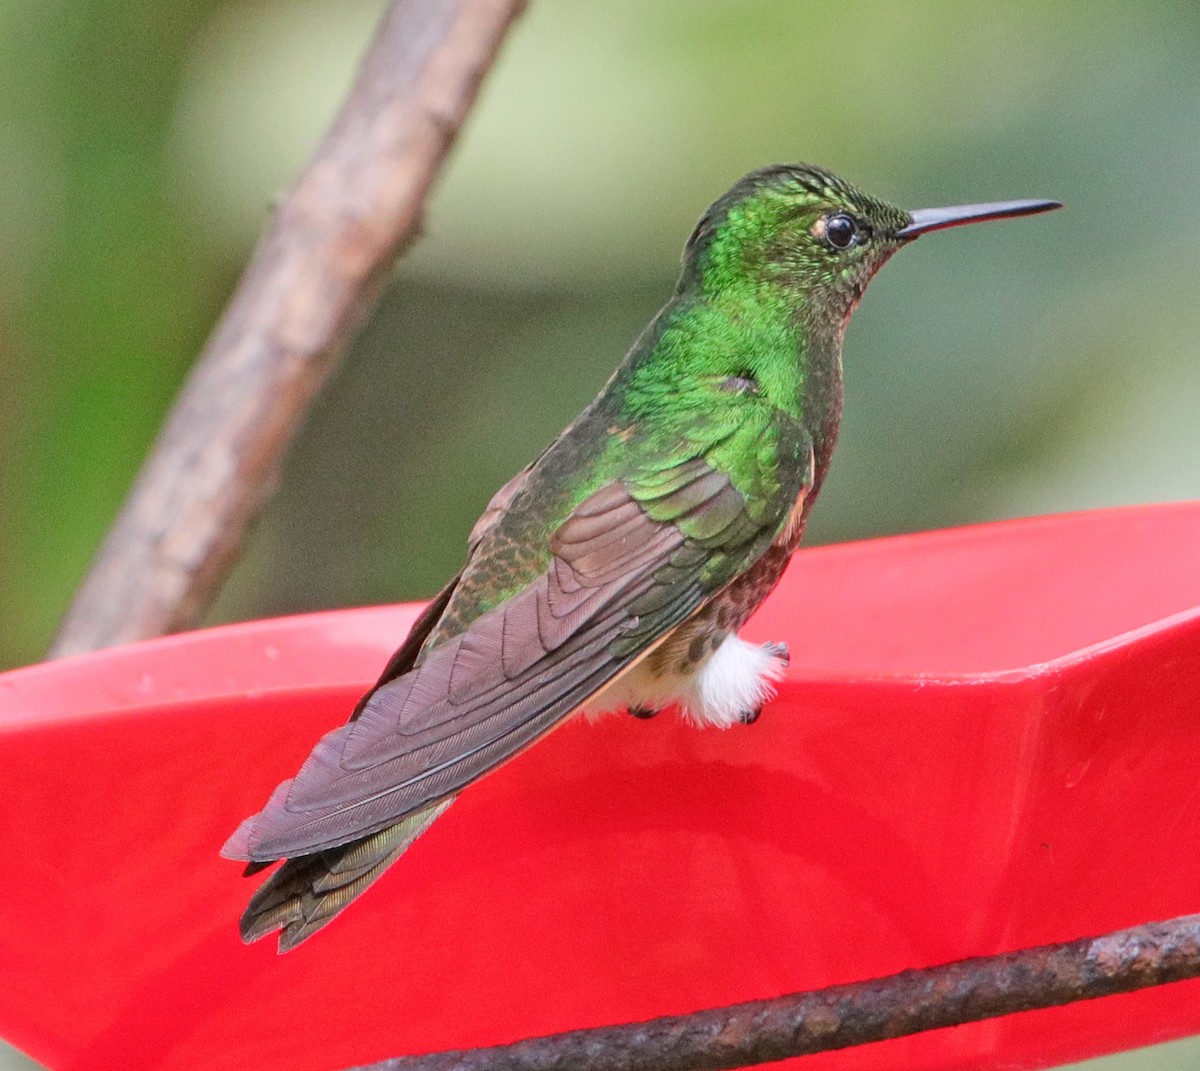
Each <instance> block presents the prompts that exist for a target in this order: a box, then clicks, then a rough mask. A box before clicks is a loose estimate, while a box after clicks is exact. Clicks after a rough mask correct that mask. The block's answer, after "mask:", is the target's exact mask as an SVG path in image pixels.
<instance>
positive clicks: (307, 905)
mask: <svg viewBox="0 0 1200 1071" xmlns="http://www.w3.org/2000/svg"><path fill="white" fill-rule="evenodd" d="M453 802H454V797H451V798H450V799H448V800H441V801H440V802H438V803H434V804H430V806H428V807H425V808H423V809H422V810H420V811H415V812H414V813H413V814H410V815H409V816H408V817H407V818H405V819H404V821H403V822H399V823H398V824H396V825H394V826H389V827H388V828H387V829H381V830H379V832H377V833H372V834H370V836H367V837H363V838H362V839H361V840H354V841H350V842H349V843H348V844H341V845H338V847H336V848H326V849H325V850H324V851H320V852H314V853H313V854H312V855H298V856H296V857H295V858H293V859H288V860H287V861H285V862H284V864H283V866H281V867H280V868H279V869H278V870H277V871H275V873H274V874H272V875H271V876H270V877H269V878H267V880H266V881H265V882H263V884H262V885H261V886H260V887H259V889H258V891H257V892H256V893H255V894H254V896H253V897H251V899H250V903H249V904H248V905H247V907H246V910H245V911H244V912H243V913H242V924H241V930H242V940H243V941H245V942H246V943H247V944H249V943H250V942H251V941H257V940H258V939H259V938H260V937H266V936H267V934H269V933H273V932H274V931H275V930H282V931H283V932H282V933H281V934H280V935H279V951H280V952H290V951H291V950H292V949H293V948H295V947H296V946H297V945H298V944H299V943H300V942H301V941H303V940H305V939H307V938H309V937H311V936H312V935H313V934H314V933H316V932H317V930H319V929H320V928H321V927H322V926H325V925H326V924H327V923H329V921H330V920H331V919H333V917H334V916H335V915H337V914H338V912H339V911H341V910H342V908H344V907H345V906H346V905H347V904H349V903H350V901H351V900H353V899H354V898H355V897H357V896H358V895H359V894H360V893H361V892H362V891H363V890H364V889H366V888H367V886H369V885H370V884H371V883H372V882H374V881H375V879H376V878H378V877H379V876H380V875H381V874H382V873H383V872H384V871H385V870H387V868H388V867H389V866H391V865H392V864H393V863H394V862H395V861H396V860H397V859H399V858H400V856H401V855H402V854H403V853H404V851H405V850H406V849H407V848H408V847H409V845H411V844H412V842H413V841H415V840H416V839H417V838H418V837H419V836H420V835H421V834H422V833H424V832H425V830H426V829H428V828H429V826H430V825H431V824H432V823H433V821H434V820H435V819H436V818H437V817H438V816H439V815H440V814H441V813H442V812H443V811H444V810H445V809H446V808H447V807H449V806H450V804H451V803H453ZM251 866H255V864H253V863H252V864H251ZM251 872H252V871H251V869H250V867H247V873H251Z"/></svg>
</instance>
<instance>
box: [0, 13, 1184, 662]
mask: <svg viewBox="0 0 1200 1071" xmlns="http://www.w3.org/2000/svg"><path fill="white" fill-rule="evenodd" d="M381 7H382V4H381V2H380V0H236V2H232V0H230V2H219V0H189V2H188V3H186V4H184V3H179V2H177V0H154V2H152V0H70V2H65V0H41V2H39V3H37V4H30V3H21V2H20V0H0V70H3V72H4V75H3V80H2V81H0V146H2V147H3V151H2V152H0V249H2V250H3V256H2V257H0V466H2V469H0V471H3V473H4V477H5V478H4V479H3V480H2V481H0V665H14V664H18V663H21V662H25V661H31V660H35V659H36V658H37V657H39V654H40V652H41V651H42V649H43V648H44V645H45V643H46V641H47V639H48V637H49V635H50V634H51V632H52V630H53V627H54V625H55V622H56V620H57V619H58V617H59V615H60V614H61V613H62V611H63V609H64V607H65V605H66V603H67V600H68V599H69V597H70V594H71V591H72V590H73V588H74V586H75V585H76V583H77V582H78V580H79V578H80V576H81V574H82V572H83V570H84V569H85V567H86V564H87V562H88V559H89V557H90V555H91V553H92V552H93V550H94V548H95V547H96V545H97V543H98V542H99V540H100V538H101V536H102V535H103V532H104V530H105V528H106V526H107V525H108V523H109V521H110V520H111V518H112V516H113V515H114V513H115V511H116V510H117V508H118V506H119V504H120V501H121V499H122V496H123V494H124V492H125V490H126V488H127V486H128V484H129V482H130V480H131V478H132V476H133V474H134V473H135V471H136V469H137V466H138V464H139V461H140V459H141V458H142V457H143V456H144V454H145V451H146V450H147V448H148V446H149V444H150V442H151V441H152V439H153V435H154V433H155V430H156V428H157V426H158V424H159V422H160V420H161V418H162V415H163V412H164V410H165V407H166V406H167V404H168V403H169V400H170V398H171V396H172V395H173V393H174V391H175V389H176V387H177V386H178V384H179V382H180V380H181V378H182V377H183V375H184V374H185V373H186V370H187V367H188V365H189V362H190V361H191V360H192V358H193V356H194V354H195V353H196V351H197V349H198V348H199V346H200V344H201V343H202V341H203V338H204V336H205V333H206V331H207V330H208V328H209V327H210V325H211V323H212V322H213V320H214V318H215V317H216V315H217V313H218V312H219V309H220V307H221V304H222V302H223V300H224V298H225V296H226V295H227V294H228V291H229V289H230V288H231V286H232V285H233V282H234V280H235V279H236V276H237V272H238V270H239V268H240V265H241V264H242V263H243V261H244V259H245V257H246V254H247V252H248V250H249V249H250V247H251V245H252V243H253V241H254V239H255V237H256V234H257V232H258V230H259V228H260V227H261V225H262V222H263V220H264V219H265V217H266V213H267V211H268V206H269V203H270V200H271V198H272V197H274V196H276V195H277V194H278V192H279V191H281V190H282V189H284V188H286V186H287V184H288V183H289V182H290V181H291V179H292V178H293V177H294V175H295V174H296V171H297V169H298V168H299V166H300V165H301V164H302V162H303V160H304V159H305V157H306V156H307V154H308V153H309V152H310V151H311V149H312V147H313V146H314V144H315V142H316V140H317V138H318V137H319V136H320V133H321V131H322V129H323V127H324V125H325V124H326V123H327V121H328V119H329V117H330V116H331V114H332V112H333V109H334V108H335V107H336V105H337V102H338V99H339V97H340V94H341V93H342V92H344V89H345V86H346V84H347V82H348V79H349V77H350V73H351V71H352V69H353V65H354V62H355V59H356V56H357V54H358V52H359V51H360V50H361V48H362V47H363V45H364V43H365V42H366V40H367V39H368V36H369V34H370V31H371V27H372V25H373V22H374V20H375V18H376V17H377V15H378V12H379V11H380V9H381ZM1198 46H1200V9H1198V8H1197V7H1196V5H1195V2H1194V0H1175V2H1166V0H1156V2H1154V3H1149V2H1145V3H1129V2H1118V0H1097V2H1092V3H1087V4H1084V3H1073V2H1072V3H1068V2H1059V3H1044V2H1042V3H1034V2H1032V0H1030V2H1008V3H1004V4H998V5H965V4H957V3H950V2H949V0H941V2H933V3H923V4H920V5H900V4H889V3H885V2H883V0H875V2H862V3H849V4H838V5H816V4H808V3H796V2H795V0H703V2H702V0H660V2H658V3H654V4H646V3H644V2H635V0H604V2H600V0H572V2H570V3H564V2H559V3H551V2H543V3H534V4H532V5H531V7H530V9H529V12H528V13H527V15H526V16H525V18H524V19H523V21H522V22H521V23H520V24H519V26H518V27H517V29H516V32H515V33H514V36H513V38H512V40H511V42H510V44H509V46H508V47H507V49H506V50H505V52H504V54H503V56H502V58H501V61H500V64H499V65H498V67H497V69H496V70H495V72H494V73H493V76H492V77H491V79H490V80H489V82H488V83H487V85H486V87H485V91H484V94H483V98H482V100H481V103H480V106H479V108H478V110H477V112H476V114H475V115H474V116H473V118H472V120H471V123H470V125H469V126H468V128H467V130H466V132H465V134H464V136H463V139H462V141H461V143H460V146H459V149H458V151H457V153H456V155H455V156H454V157H453V159H452V161H451V164H450V167H449V168H448V171H447V174H446V176H445V181H444V183H443V184H442V185H441V187H440V189H439V191H438V193H437V195H436V197H435V199H434V201H433V204H432V205H431V208H430V211H429V215H428V224H427V234H426V237H425V239H424V240H423V242H422V243H421V244H420V246H419V247H418V248H417V249H416V250H415V252H414V253H413V254H412V255H411V256H410V257H409V258H407V259H406V260H404V261H403V262H402V263H401V264H400V266H399V267H398V269H397V272H396V276H395V280H394V283H393V284H392V285H391V287H390V288H389V290H388V292H387V293H386V295H385V297H384V300H383V302H382V303H381V306H380V308H379V312H378V314H377V315H376V316H375V318H374V319H373V321H372V322H371V323H370V324H369V325H368V327H367V328H366V330H365V331H364V333H363V335H362V337H361V339H360V340H359V342H358V344H357V345H356V346H355V348H354V351H353V352H352V353H351V355H350V356H349V358H348V360H347V362H346V365H345V367H344V369H343V371H342V372H341V373H340V375H339V376H338V377H337V380H336V382H335V383H334V384H333V386H332V388H331V389H330V390H329V391H328V393H327V394H326V395H325V396H324V397H323V398H322V399H321V400H320V401H319V403H318V406H317V409H316V411H315V412H314V414H313V416H312V418H311V420H310V421H309V422H308V424H307V426H306V428H305V430H304V432H303V433H302V435H301V437H300V439H299V440H298V441H297V443H296V445H295V448H294V450H293V452H292V454H291V457H290V459H289V463H288V465H287V468H286V471H285V476H284V483H283V487H282V490H281V492H280V494H279V495H278V497H277V498H276V500H275V501H274V502H273V504H272V505H271V507H270V508H269V510H268V512H267V514H266V516H265V517H264V518H263V521H262V523H261V524H260V526H259V528H258V530H257V532H256V533H255V535H254V537H253V539H252V541H251V543H250V545H249V547H248V548H247V553H246V555H245V557H244V559H243V561H242V562H241V563H240V565H239V566H238V569H237V570H236V572H235V574H234V576H233V578H232V581H231V582H230V584H229V586H228V587H227V589H226V591H225V592H224V594H223V596H222V598H221V600H220V602H219V604H218V606H217V608H216V610H215V612H214V615H213V618H212V619H213V620H217V619H229V618H236V617H246V616H258V615H265V614H273V613H279V612H285V611H293V610H308V609H316V608H320V607H325V606H337V605H345V604H350V603H359V602H370V601H383V600H393V599H401V598H408V597H416V596H421V595H425V594H428V593H429V592H431V591H432V590H434V589H435V588H436V587H437V586H438V585H439V583H440V582H441V581H442V580H443V579H444V578H445V576H446V575H448V574H449V573H450V572H451V571H452V570H453V569H454V568H455V567H456V566H457V564H458V562H459V559H460V556H461V553H462V547H463V541H464V537H465V533H466V531H467V530H468V528H469V526H470V524H471V521H472V520H473V519H474V517H475V515H476V514H477V513H478V511H479V509H480V507H481V506H482V504H483V503H484V502H485V501H486V499H487V497H488V495H489V494H490V492H491V491H492V490H493V489H494V488H495V487H496V486H497V485H498V484H499V483H500V482H502V481H503V480H504V479H505V478H507V477H508V476H509V475H511V473H512V472H513V471H515V470H516V469H517V468H519V467H520V466H521V465H523V464H524V463H525V462H526V461H527V460H528V459H529V457H531V456H532V455H533V454H534V453H536V451H537V450H538V449H540V447H541V446H542V445H544V444H545V442H547V441H548V440H549V439H550V438H551V437H552V436H553V435H554V434H555V432H556V431H557V430H558V429H559V428H560V427H561V426H562V425H563V424H564V423H565V422H566V421H567V420H568V419H569V418H570V417H571V416H572V415H573V414H574V413H575V411H576V410H577V409H578V408H579V407H580V406H581V405H582V404H583V403H584V402H585V401H586V400H587V399H588V398H589V397H591V395H592V394H593V393H594V392H595V391H596V390H597V389H598V387H599V386H600V385H601V383H602V382H603V381H604V379H605V378H606V377H607V375H608V373H609V371H610V370H611V368H612V367H613V365H614V364H615V363H616V361H617V360H618V359H619V357H620V355H621V353H622V352H623V350H624V348H625V347H626V346H627V345H628V343H629V342H630V341H631V339H632V338H633V336H634V335H635V334H636V332H637V330H638V329H639V328H640V326H641V324H642V323H643V322H644V321H645V320H646V319H647V318H648V317H649V316H650V315H651V314H652V313H653V311H654V310H655V308H656V307H657V306H658V304H659V303H661V301H662V300H663V299H664V298H665V296H666V294H667V293H668V291H669V288H670V286H671V284H672V282H673V278H674V273H675V270H676V266H677V262H678V261H677V258H678V251H679V248H680V246H681V245H682V242H683V239H684V238H685V237H686V235H687V233H688V231H689V229H690V227H691V225H692V223H693V221H694V219H695V218H696V216H697V215H698V214H699V212H700V211H701V210H702V209H703V208H704V206H705V205H706V204H707V203H708V201H709V200H711V199H712V198H713V197H714V196H716V195H717V194H719V193H720V192H722V190H724V189H725V187H726V186H728V185H729V183H730V182H732V181H733V180H734V179H735V178H736V177H737V176H738V175H739V174H741V173H742V172H744V171H746V170H748V169H749V168H751V167H754V166H757V165H760V164H763V163H766V162H769V161H773V160H787V159H800V160H810V161H813V162H819V163H823V164H826V165H828V166H831V167H833V168H835V169H837V170H839V171H841V172H842V173H844V174H846V175H847V176H848V177H850V178H852V179H853V180H855V181H858V182H860V183H861V184H862V185H864V186H865V187H866V188H868V189H870V190H871V191H872V192H876V193H879V194H881V195H883V196H887V197H889V198H891V199H892V200H894V201H896V202H898V203H900V204H904V205H908V206H911V207H920V206H925V205H934V204H944V203H952V202H955V201H973V200H990V199H999V198H1008V197H1025V196H1054V197H1059V198H1061V199H1063V200H1065V201H1066V202H1067V204H1068V208H1067V210H1066V211H1065V212H1062V213H1058V214H1056V215H1054V216H1051V217H1046V218H1042V219H1037V220H1030V221H1022V222H1018V223H1011V224H1005V225H1003V226H996V227H988V228H978V229H976V228H972V229H969V230H966V231H962V232H951V233H948V234H946V235H937V236H934V237H931V238H927V239H924V240H923V241H922V242H920V243H919V244H918V245H917V246H916V247H914V248H913V249H912V250H910V251H906V252H905V253H904V254H903V255H902V256H900V257H898V258H897V259H896V260H895V262H894V263H893V264H891V265H889V266H888V267H887V268H886V269H885V271H884V272H883V273H882V275H881V276H880V278H879V279H878V280H877V281H876V282H875V283H874V284H873V285H872V289H871V293H870V295H869V296H868V298H867V300H866V301H865V302H864V305H863V308H862V309H861V310H860V311H859V313H858V314H857V317H856V320H855V324H854V326H853V327H852V329H851V331H850V335H849V339H848V342H847V356H846V364H847V379H848V399H847V413H846V420H845V425H844V430H843V436H842V443H841V446H840V448H839V455H838V457H837V459H836V462H835V464H834V469H833V474H832V476H831V478H830V481H829V483H828V486H827V488H826V490H825V492H824V495H823V500H822V502H821V504H820V506H819V507H818V509H817V511H816V514H815V517H814V522H813V525H812V528H811V540H812V541H822V540H831V539H848V538H858V537H862V536H867V535H873V534H879V533H887V532H894V531H901V530H908V529H917V528H925V527H932V526H939V525H946V524H954V523H962V522H966V521H973V520H982V519H987V518H995V517H1002V516H1010V515H1015V514H1021V513H1029V512H1040V511H1050V510H1061V509H1073V508H1081V507H1088V506H1099V505H1107V504H1114V503H1121V502H1135V501H1146V500H1155V499H1163V498H1172V497H1188V496H1192V495H1195V494H1196V485H1197V477H1196V475H1195V474H1196V472H1197V462H1198V461H1200V430H1198V429H1197V426H1196V420H1195V417H1194V408H1195V402H1194V399H1195V398H1196V396H1197V393H1198V391H1200V362H1197V361H1196V359H1195V356H1194V355H1195V353H1196V352H1197V351H1198V350H1200V346H1198V345H1197V342H1198V341H1200V303H1197V302H1196V300H1195V297H1194V295H1195V293H1196V291H1197V274H1198V271H1200V269H1198V267H1197V260H1196V257H1195V254H1194V249H1195V248H1196V245H1197V240H1198V239H1200V199H1198V198H1197V197H1196V196H1195V193H1196V189H1197V186H1198V185H1200V178H1198V176H1200V166H1198V165H1200V107H1197V104H1198V102H1200V65H1197V64H1196V63H1195V56H1196V54H1197V48H1198Z"/></svg>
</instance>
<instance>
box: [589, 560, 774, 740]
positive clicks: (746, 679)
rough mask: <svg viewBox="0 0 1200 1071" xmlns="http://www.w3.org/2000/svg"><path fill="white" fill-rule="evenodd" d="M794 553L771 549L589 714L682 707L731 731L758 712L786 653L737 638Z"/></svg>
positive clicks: (608, 690) (596, 700)
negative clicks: (748, 716)
mask: <svg viewBox="0 0 1200 1071" xmlns="http://www.w3.org/2000/svg"><path fill="white" fill-rule="evenodd" d="M793 546H794V544H793ZM791 551H792V547H785V546H784V545H783V544H782V543H776V544H775V545H773V546H771V547H770V548H768V550H767V551H766V553H764V554H763V555H762V557H760V558H759V559H758V561H757V562H755V563H754V565H752V566H751V567H750V568H749V569H748V570H747V571H746V572H744V573H742V574H741V575H740V576H738V577H736V578H735V579H734V580H733V581H731V582H730V583H729V584H727V585H726V586H725V587H724V588H723V589H722V590H721V591H719V592H718V593H717V594H716V595H715V596H713V598H712V599H710V600H709V601H708V602H706V603H705V604H704V605H703V606H701V607H700V609H698V610H697V611H696V612H695V613H694V614H693V615H692V616H691V617H689V618H688V619H687V620H686V621H683V622H681V623H680V624H679V625H677V626H676V627H675V628H674V629H673V630H672V631H670V632H668V633H667V635H666V636H664V637H663V638H662V639H661V640H660V641H659V642H658V643H657V644H655V646H653V647H652V648H650V650H649V651H647V652H646V654H644V655H643V656H642V657H641V658H640V659H639V660H638V661H637V662H635V663H634V664H633V665H632V666H630V667H629V668H628V669H626V670H625V671H624V672H623V673H622V674H621V675H620V676H618V677H617V678H615V679H614V680H613V681H611V682H610V683H609V684H608V685H607V686H606V687H605V688H604V689H603V690H602V691H601V692H600V693H598V694H597V695H596V696H594V697H593V698H592V700H591V701H590V702H589V703H588V704H587V705H586V706H585V707H584V710H583V713H584V714H587V715H594V714H600V713H606V712H609V711H613V710H619V709H622V708H626V709H643V710H650V711H656V710H661V709H663V708H664V707H668V706H673V705H678V706H679V708H680V710H681V712H682V713H683V715H684V717H686V718H688V719H689V720H690V721H693V722H695V723H696V724H697V725H713V726H717V727H720V728H727V727H729V726H730V725H734V724H736V723H737V722H739V721H742V720H744V719H745V716H746V715H747V714H748V713H750V712H751V711H755V710H757V708H758V707H760V706H762V704H763V702H764V701H765V700H766V699H767V698H769V697H770V695H771V693H772V691H773V688H772V685H773V682H774V681H775V680H778V679H779V677H780V676H782V674H783V670H784V668H785V666H786V662H785V661H784V657H783V655H782V654H781V651H780V650H779V649H774V648H773V647H772V646H771V645H767V646H766V647H763V646H760V645H758V644H752V643H747V642H746V641H745V640H742V639H741V638H740V637H739V636H738V635H737V632H738V629H740V628H741V627H742V625H743V624H744V623H745V622H746V619H747V618H748V617H749V616H750V615H751V614H752V613H753V612H754V611H755V609H757V607H758V605H759V603H761V602H762V601H763V599H765V598H766V597H767V595H768V594H770V592H771V589H772V588H774V587H775V585H776V584H777V583H778V582H779V578H780V577H781V576H782V575H783V571H784V569H785V568H786V567H787V563H788V559H789V558H790V557H791Z"/></svg>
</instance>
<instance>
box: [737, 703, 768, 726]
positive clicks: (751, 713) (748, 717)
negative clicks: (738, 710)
mask: <svg viewBox="0 0 1200 1071" xmlns="http://www.w3.org/2000/svg"><path fill="white" fill-rule="evenodd" d="M764 705H765V704H763V703H759V704H758V706H756V707H755V708H754V709H753V710H747V711H746V713H745V714H743V715H742V716H741V717H740V718H738V721H739V722H741V723H742V724H743V725H753V724H754V723H755V722H756V721H758V718H759V715H760V714H762V712H763V706H764Z"/></svg>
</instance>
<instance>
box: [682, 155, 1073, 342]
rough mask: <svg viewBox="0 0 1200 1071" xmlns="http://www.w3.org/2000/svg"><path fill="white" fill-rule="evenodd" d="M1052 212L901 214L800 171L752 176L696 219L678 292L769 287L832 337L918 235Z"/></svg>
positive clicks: (779, 168) (1041, 205) (992, 207)
mask: <svg viewBox="0 0 1200 1071" xmlns="http://www.w3.org/2000/svg"><path fill="white" fill-rule="evenodd" d="M1058 207H1060V205H1059V203H1058V202H1057V201H1005V202H996V203H992V204H979V205H961V206H957V207H954V208H936V209H920V210H918V211H916V212H906V211H904V210H903V209H900V208H896V207H895V206H894V205H890V204H888V203H887V202H886V201H881V200H879V199H878V198H875V197H871V196H870V195H868V194H866V193H863V192H862V191H861V190H859V189H857V188H856V187H854V186H852V185H851V184H850V183H848V182H846V181H845V180H844V179H841V178H839V177H838V176H836V175H834V174H832V173H830V172H829V171H826V170H824V169H823V168H819V167H813V166H811V165H808V164H774V165H772V166H770V167H764V168H761V169H759V170H758V171H752V172H751V173H750V174H748V175H746V176H745V177H744V178H742V179H741V180H740V181H739V182H737V183H736V184H735V185H734V186H733V188H732V189H730V190H729V192H728V193H726V194H725V195H724V196H722V197H720V198H718V199H717V200H716V201H715V202H714V203H713V204H712V205H711V206H710V207H709V209H708V211H707V212H706V213H705V214H704V216H703V217H702V218H701V220H700V222H699V224H697V226H696V229H695V230H694V231H693V232H692V236H691V238H690V239H689V240H688V243H687V246H686V247H685V249H684V254H683V263H684V273H683V282H684V285H690V286H698V287H699V288H700V289H701V290H702V292H704V293H706V294H709V295H713V294H716V293H719V292H722V291H730V290H731V291H733V292H735V293H739V292H740V293H744V292H745V290H746V287H747V286H749V287H751V288H754V289H757V288H760V287H769V288H771V289H772V290H774V291H776V292H777V293H781V294H782V295H783V297H784V300H786V301H788V303H789V304H790V305H791V306H792V308H793V312H794V314H795V315H797V316H798V317H800V318H802V319H804V320H805V321H807V323H808V325H809V326H810V328H813V329H816V330H818V331H820V330H821V329H822V328H824V329H833V330H834V331H836V332H837V333H838V334H839V335H840V331H841V329H843V328H844V327H845V323H846V320H847V319H848V318H849V316H850V313H851V312H853V311H854V307H855V305H857V304H858V300H859V299H860V298H861V297H862V293H863V290H864V289H865V288H866V285H867V283H868V282H869V281H870V280H871V277H872V276H873V275H874V274H875V272H876V271H878V270H879V269H880V268H881V267H882V266H883V264H884V263H885V262H886V261H887V259H888V258H889V257H890V256H891V255H892V254H893V253H894V252H896V250H897V249H899V248H900V247H901V246H903V245H905V244H906V243H908V242H910V241H912V240H913V239H914V238H916V237H917V236H918V235H921V234H924V233H926V232H927V231H932V230H939V229H941V228H943V227H953V226H957V225H959V224H963V223H974V222H979V221H982V220H986V219H999V218H1003V217H1007V216H1018V215H1028V214H1030V213H1034V212H1044V211H1046V210H1048V209H1051V208H1058Z"/></svg>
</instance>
